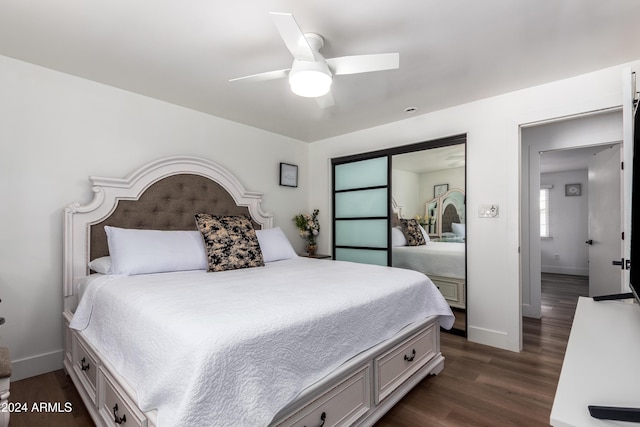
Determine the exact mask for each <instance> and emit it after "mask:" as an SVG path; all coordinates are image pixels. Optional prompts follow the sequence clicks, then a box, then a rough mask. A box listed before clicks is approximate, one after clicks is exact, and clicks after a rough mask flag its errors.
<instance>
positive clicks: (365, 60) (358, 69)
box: [327, 53, 400, 75]
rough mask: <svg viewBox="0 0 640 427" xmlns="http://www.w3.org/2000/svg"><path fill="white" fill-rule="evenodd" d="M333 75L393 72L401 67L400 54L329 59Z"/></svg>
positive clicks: (328, 62)
mask: <svg viewBox="0 0 640 427" xmlns="http://www.w3.org/2000/svg"><path fill="white" fill-rule="evenodd" d="M327 64H329V68H331V71H333V74H335V75H340V74H356V73H368V72H371V71H383V70H393V69H396V68H399V67H400V54H398V53H379V54H373V55H353V56H341V57H339V58H329V59H327Z"/></svg>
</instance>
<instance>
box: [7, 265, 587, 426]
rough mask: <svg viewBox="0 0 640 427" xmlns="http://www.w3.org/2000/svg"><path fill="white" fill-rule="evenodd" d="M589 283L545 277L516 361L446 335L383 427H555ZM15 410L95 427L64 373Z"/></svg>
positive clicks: (17, 395) (36, 381)
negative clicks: (438, 367)
mask: <svg viewBox="0 0 640 427" xmlns="http://www.w3.org/2000/svg"><path fill="white" fill-rule="evenodd" d="M587 294H588V284H587V278H585V277H577V276H563V275H553V274H544V275H543V280H542V306H543V307H542V314H543V316H542V319H540V320H535V319H528V318H525V319H524V321H523V332H524V338H523V343H524V351H522V352H521V353H514V352H510V351H505V350H499V349H495V348H492V347H487V346H484V345H480V344H475V343H471V342H468V341H466V339H465V338H463V337H460V336H457V335H453V334H448V333H443V334H441V344H442V346H441V347H442V353H443V354H444V356H445V358H446V360H445V369H444V371H443V372H442V373H441V374H440V375H438V376H434V377H429V378H426V379H425V380H423V381H422V382H421V383H420V384H419V385H418V386H416V387H415V388H414V389H413V390H412V391H411V392H409V394H407V396H405V397H404V398H403V399H402V400H401V401H400V402H399V403H398V404H397V405H396V406H395V407H394V408H393V409H392V410H391V411H390V412H389V413H387V414H386V415H385V416H384V417H383V418H382V419H381V420H380V421H378V423H376V425H375V427H403V426H406V427H423V426H433V427H439V426H447V427H450V426H469V427H471V426H472V427H479V426H500V427H502V426H518V427H522V426H548V425H549V415H550V413H551V406H552V404H553V397H554V395H555V390H556V384H557V382H558V377H559V375H560V369H561V367H562V360H563V357H564V352H565V349H566V346H567V339H568V338H569V330H570V329H571V323H572V320H573V315H574V313H575V306H576V303H577V300H578V296H580V295H587ZM10 401H11V402H17V403H18V402H19V403H27V406H28V407H29V408H31V407H32V405H33V403H38V402H60V403H61V404H62V405H61V406H62V409H63V410H64V404H65V403H66V402H70V403H71V406H72V408H73V410H72V411H71V412H68V413H67V412H61V413H51V412H41V413H39V412H33V411H27V412H26V413H13V414H12V415H11V420H10V423H9V426H10V427H32V426H39V427H58V426H60V427H85V426H88V427H92V426H93V425H94V424H93V423H92V422H91V419H90V417H89V415H88V413H87V412H86V409H85V408H84V406H83V404H82V401H81V400H80V398H79V396H78V394H77V392H76V391H75V388H74V387H73V384H71V381H70V380H69V378H68V377H67V376H66V375H65V374H64V372H63V371H56V372H50V373H48V374H44V375H40V376H37V377H33V378H28V379H26V380H22V381H16V382H13V383H12V384H11V397H10Z"/></svg>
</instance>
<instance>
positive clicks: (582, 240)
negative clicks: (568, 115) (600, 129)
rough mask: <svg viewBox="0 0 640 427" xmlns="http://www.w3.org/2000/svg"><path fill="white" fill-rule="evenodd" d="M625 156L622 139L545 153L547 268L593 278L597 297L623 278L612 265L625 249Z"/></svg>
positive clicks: (542, 173) (542, 174)
mask: <svg viewBox="0 0 640 427" xmlns="http://www.w3.org/2000/svg"><path fill="white" fill-rule="evenodd" d="M620 156H621V151H620V144H613V145H612V144H605V145H595V146H590V147H582V148H573V149H563V150H552V151H544V152H541V153H540V249H541V251H540V259H541V272H542V274H543V275H544V274H545V273H550V274H556V275H560V276H559V277H562V276H564V277H565V278H566V279H567V280H569V279H571V278H572V277H576V276H582V277H585V280H587V278H588V284H589V290H590V292H589V295H592V296H593V295H603V294H612V293H616V292H619V288H620V283H621V280H622V275H621V269H620V268H615V267H613V266H612V265H611V261H612V260H616V259H619V258H621V251H622V241H621V233H620V230H621V229H622V222H621V218H622V216H621V211H620V205H621V199H620V189H621V178H622V176H621V170H620V161H621V158H620ZM543 300H544V296H543ZM543 305H544V303H543Z"/></svg>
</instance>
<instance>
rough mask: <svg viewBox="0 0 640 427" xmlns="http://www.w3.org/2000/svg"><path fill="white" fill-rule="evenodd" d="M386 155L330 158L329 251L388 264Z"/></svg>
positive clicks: (346, 258) (349, 258)
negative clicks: (351, 158) (331, 173)
mask: <svg viewBox="0 0 640 427" xmlns="http://www.w3.org/2000/svg"><path fill="white" fill-rule="evenodd" d="M389 167H390V163H389V157H388V156H383V157H376V158H369V159H365V160H344V159H343V160H340V159H334V161H333V221H334V222H333V253H334V257H335V259H337V260H343V261H354V262H361V263H367V264H378V265H389V264H390V259H389V249H388V241H389V230H390V227H389V210H390V206H391V203H390V195H389V194H390V193H389V178H390V176H389V175H390V174H389Z"/></svg>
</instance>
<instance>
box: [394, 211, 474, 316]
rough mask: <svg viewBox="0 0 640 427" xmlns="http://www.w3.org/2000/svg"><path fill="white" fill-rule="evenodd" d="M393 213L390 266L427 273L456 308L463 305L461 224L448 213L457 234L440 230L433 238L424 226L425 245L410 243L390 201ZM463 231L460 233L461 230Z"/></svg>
mask: <svg viewBox="0 0 640 427" xmlns="http://www.w3.org/2000/svg"><path fill="white" fill-rule="evenodd" d="M393 212H394V216H393V218H392V226H393V228H392V230H391V241H392V248H391V250H392V265H393V266H394V267H398V268H406V269H410V270H414V271H419V272H421V273H424V274H425V275H427V276H428V277H429V278H430V279H431V280H432V281H433V283H435V285H436V286H437V287H438V289H440V292H441V293H442V295H443V296H444V297H445V299H446V300H447V301H448V302H449V305H451V306H452V307H455V308H461V309H465V308H466V298H465V283H466V244H465V243H464V240H465V237H464V234H461V233H463V232H464V228H463V227H462V228H461V227H460V225H462V226H464V224H459V223H456V222H454V221H455V220H456V219H457V218H458V217H457V215H451V216H449V217H448V218H449V221H448V228H447V229H450V230H454V231H455V232H456V233H457V234H456V235H453V234H454V233H449V234H452V235H451V236H448V235H447V233H442V237H439V238H438V239H432V238H430V237H429V235H428V233H427V232H426V230H425V229H424V228H421V230H422V232H423V234H424V242H425V244H421V245H409V244H408V242H407V239H406V236H405V234H406V231H405V230H404V229H403V227H402V225H401V219H402V208H401V207H400V206H398V205H397V204H395V202H394V203H393ZM461 230H462V232H461Z"/></svg>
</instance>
